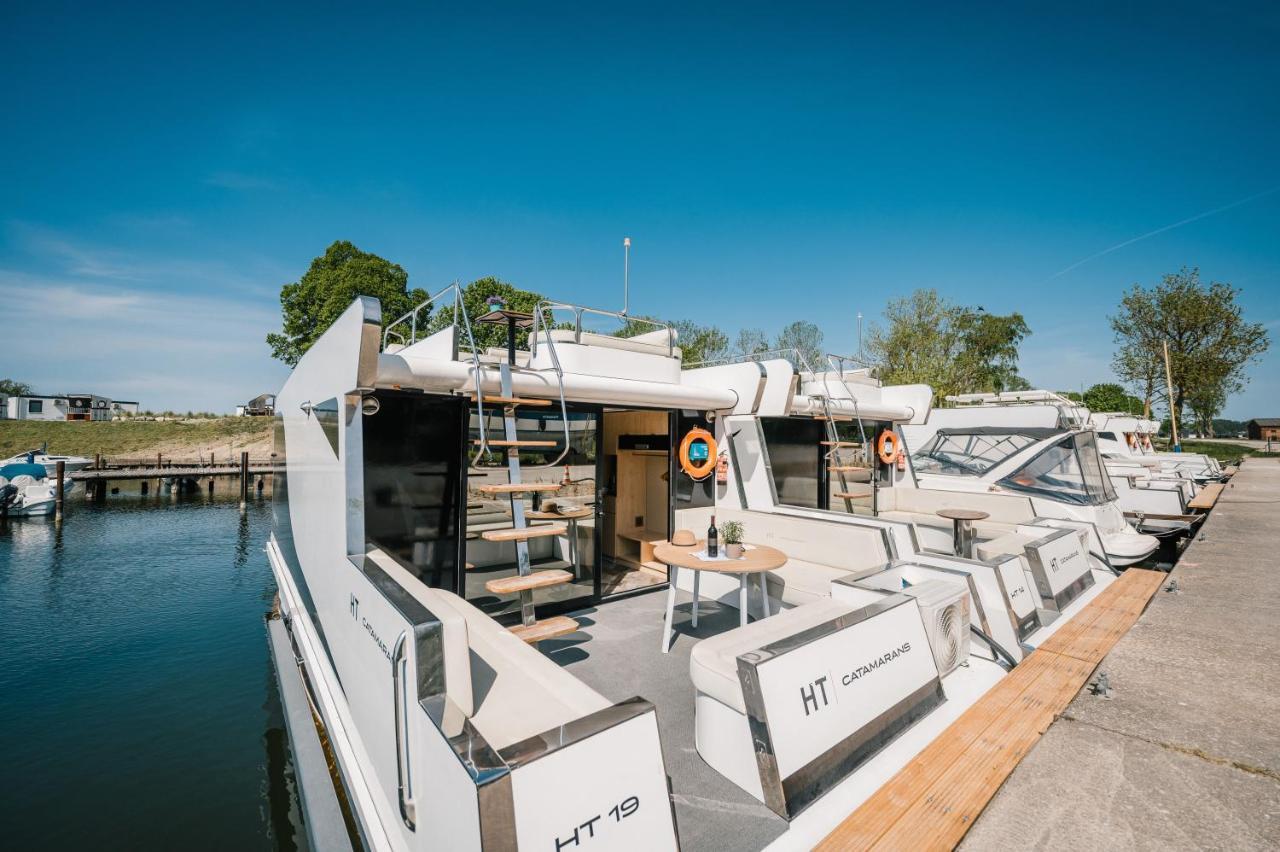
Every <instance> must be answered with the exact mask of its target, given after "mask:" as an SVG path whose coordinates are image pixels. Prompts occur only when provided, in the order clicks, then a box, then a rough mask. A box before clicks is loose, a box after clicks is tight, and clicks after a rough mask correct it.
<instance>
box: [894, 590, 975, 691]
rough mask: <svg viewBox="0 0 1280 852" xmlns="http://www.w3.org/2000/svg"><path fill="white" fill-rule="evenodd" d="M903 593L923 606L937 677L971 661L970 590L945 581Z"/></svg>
mask: <svg viewBox="0 0 1280 852" xmlns="http://www.w3.org/2000/svg"><path fill="white" fill-rule="evenodd" d="M903 593H904V594H908V595H911V596H912V597H913V598H915V599H916V603H918V604H919V605H920V618H921V620H922V621H923V622H924V632H925V635H926V636H928V637H929V647H930V649H931V650H932V651H933V660H934V662H935V663H937V664H938V674H939V675H942V676H946V675H947V674H948V673H950V672H951V671H952V670H953V669H955V667H956V666H958V665H960V664H961V663H963V662H964V661H965V660H967V659H968V658H969V590H968V589H967V588H965V587H964V586H962V585H960V584H959V583H950V582H947V581H946V580H925V581H924V582H923V583H917V584H916V585H914V586H911V587H909V588H906V589H903Z"/></svg>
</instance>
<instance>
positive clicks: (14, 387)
mask: <svg viewBox="0 0 1280 852" xmlns="http://www.w3.org/2000/svg"><path fill="white" fill-rule="evenodd" d="M0 394H3V395H4V396H30V395H31V385H29V384H27V383H26V382H20V381H17V380H16V379H0Z"/></svg>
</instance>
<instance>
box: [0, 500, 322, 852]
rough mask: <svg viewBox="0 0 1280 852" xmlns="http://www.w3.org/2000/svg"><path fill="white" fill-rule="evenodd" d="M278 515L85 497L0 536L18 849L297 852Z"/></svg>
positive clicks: (2, 812)
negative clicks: (60, 513) (277, 606)
mask: <svg viewBox="0 0 1280 852" xmlns="http://www.w3.org/2000/svg"><path fill="white" fill-rule="evenodd" d="M269 508H270V507H269V504H268V503H266V502H264V501H262V500H261V499H259V500H258V501H257V502H254V503H252V504H251V505H250V506H249V507H248V510H247V511H246V512H245V513H244V514H243V515H242V514H241V512H240V508H239V504H238V503H237V502H234V501H227V500H210V499H209V498H207V497H200V496H196V497H184V498H180V499H179V500H177V501H171V500H170V499H169V498H168V497H156V496H152V497H150V498H146V497H139V496H137V495H132V496H116V497H112V498H109V499H108V500H107V502H106V503H105V504H104V505H103V506H101V507H95V506H92V505H85V504H84V503H82V502H81V499H80V495H79V494H77V495H75V497H74V498H73V499H72V500H71V501H70V505H69V511H68V514H67V517H66V519H65V520H64V522H63V523H62V525H61V527H60V528H59V527H58V526H56V525H55V524H54V522H53V520H52V518H48V519H43V518H42V519H30V520H21V521H9V522H8V523H7V524H0V607H3V615H2V617H0V765H2V766H3V767H4V778H5V782H6V783H5V789H4V791H3V793H0V825H3V826H4V832H5V838H4V846H5V847H6V848H9V849H67V848H72V847H84V846H90V845H91V846H94V847H99V848H119V849H125V848H127V849H133V850H139V849H174V848H204V849H293V848H294V847H295V843H298V844H301V843H302V842H303V841H302V840H301V838H300V837H299V835H298V834H297V830H296V829H295V827H294V825H295V823H296V797H295V796H294V795H293V793H292V776H291V773H290V772H289V771H287V769H286V765H285V753H286V752H285V750H286V744H285V740H284V732H283V726H284V720H283V716H282V714H281V710H280V707H279V697H278V694H277V692H276V686H275V680H274V675H273V672H272V668H271V662H270V658H269V654H268V649H267V638H266V633H265V626H264V624H263V615H264V613H265V612H266V611H267V610H268V609H269V608H270V606H271V601H272V598H273V597H274V595H275V584H274V582H273V581H272V578H271V571H270V569H269V568H268V566H267V560H266V556H265V554H264V553H263V552H262V547H263V544H264V543H265V541H266V538H267V534H268V531H269V527H270V511H269Z"/></svg>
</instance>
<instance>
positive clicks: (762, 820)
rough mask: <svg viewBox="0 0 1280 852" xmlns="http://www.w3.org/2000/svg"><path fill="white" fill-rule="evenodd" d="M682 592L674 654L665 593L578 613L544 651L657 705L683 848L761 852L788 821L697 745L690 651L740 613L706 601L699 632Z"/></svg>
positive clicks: (605, 690)
mask: <svg viewBox="0 0 1280 852" xmlns="http://www.w3.org/2000/svg"><path fill="white" fill-rule="evenodd" d="M678 594H679V601H680V602H679V603H678V604H677V606H676V618H675V630H676V639H675V642H674V643H673V646H672V649H671V652H670V653H669V654H663V653H662V650H661V644H662V638H661V637H662V616H663V612H664V611H665V606H666V599H667V596H666V592H665V591H661V592H654V593H651V594H644V595H638V596H636V597H633V598H627V599H624V600H620V601H611V602H609V603H605V604H602V605H600V606H599V607H594V608H591V609H585V610H579V611H577V612H574V613H572V615H573V617H574V618H576V619H577V620H578V622H579V623H580V624H581V625H582V631H581V632H579V633H574V634H571V635H569V636H565V637H563V638H561V639H554V640H549V641H546V642H542V643H540V644H539V646H538V647H539V648H540V650H541V651H542V652H543V653H544V654H546V655H547V656H549V657H550V658H551V659H553V660H555V661H556V662H557V663H558V664H560V665H562V666H564V667H565V668H567V669H568V670H569V671H571V672H572V673H573V674H574V675H576V676H577V677H578V678H580V679H581V680H582V681H583V682H584V683H586V684H587V685H588V686H590V687H591V688H592V689H594V690H596V691H597V692H599V693H600V694H602V695H604V696H605V697H606V698H608V699H610V700H611V701H622V700H624V699H627V698H631V697H633V696H636V695H639V696H642V697H643V698H646V699H648V700H649V701H650V702H652V703H653V704H654V705H655V706H657V708H658V728H659V730H660V732H661V736H662V753H663V758H664V759H665V761H666V766H667V773H668V774H669V775H670V776H671V788H672V798H673V801H674V803H675V810H676V823H677V826H678V828H679V832H680V846H681V848H682V849H685V850H691V852H696V850H722V849H760V848H763V847H764V846H767V845H768V844H769V843H770V842H771V841H773V840H774V839H775V838H776V837H778V836H779V835H781V834H782V833H783V832H785V831H786V830H787V822H786V821H785V820H783V819H782V818H781V817H778V816H777V815H776V814H774V813H773V812H772V811H770V810H769V809H768V808H766V807H765V806H764V805H763V804H762V803H760V802H758V801H757V800H755V799H753V798H752V797H751V796H750V795H748V794H747V793H746V792H744V791H743V790H741V789H739V788H738V787H737V786H736V785H734V784H733V783H732V782H731V781H729V780H728V779H727V778H725V777H724V776H722V775H721V774H720V773H718V772H716V771H715V770H714V769H712V768H711V767H710V766H708V765H707V764H706V763H705V762H704V761H703V760H702V758H701V757H699V756H698V752H697V750H696V749H695V748H694V742H693V734H694V724H693V707H694V701H693V683H692V682H691V681H690V680H689V652H690V651H691V650H692V649H693V646H694V644H695V643H696V642H697V641H698V640H699V639H705V638H707V637H710V636H714V635H716V634H718V633H723V632H724V631H726V630H730V629H732V628H734V627H736V626H737V625H738V611H737V610H736V609H734V608H732V607H728V606H722V605H720V604H717V603H715V602H709V601H708V600H706V599H705V598H704V599H703V600H702V602H701V604H700V605H699V609H698V627H697V629H696V630H695V629H694V628H693V627H692V626H691V625H690V624H689V620H690V616H691V611H690V607H691V605H690V600H691V598H690V597H689V596H688V595H686V594H684V593H683V592H680V593H678Z"/></svg>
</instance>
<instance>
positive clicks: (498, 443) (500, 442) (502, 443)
mask: <svg viewBox="0 0 1280 852" xmlns="http://www.w3.org/2000/svg"><path fill="white" fill-rule="evenodd" d="M471 443H473V444H475V445H476V446H477V447H478V446H480V439H479V438H476V439H475V440H474V441H472V442H471ZM487 443H488V444H489V446H491V447H554V446H555V445H556V444H557V443H558V442H556V441H508V440H506V439H505V438H503V439H499V438H494V439H493V440H492V441H489V442H487Z"/></svg>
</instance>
